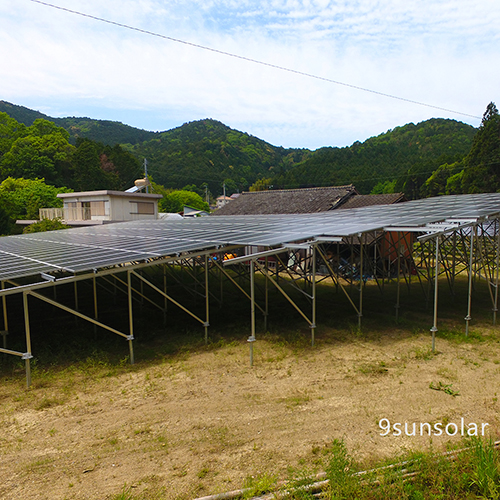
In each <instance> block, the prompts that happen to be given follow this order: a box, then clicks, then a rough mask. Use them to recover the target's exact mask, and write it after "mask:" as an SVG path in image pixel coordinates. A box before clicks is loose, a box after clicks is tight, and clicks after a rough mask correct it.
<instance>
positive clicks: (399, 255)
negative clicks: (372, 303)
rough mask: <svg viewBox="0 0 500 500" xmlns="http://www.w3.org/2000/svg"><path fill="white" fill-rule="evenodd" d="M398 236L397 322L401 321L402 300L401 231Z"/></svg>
mask: <svg viewBox="0 0 500 500" xmlns="http://www.w3.org/2000/svg"><path fill="white" fill-rule="evenodd" d="M397 235H398V243H397V247H396V250H397V252H398V270H397V273H398V276H397V280H398V281H397V298H396V321H399V298H400V292H401V280H400V276H401V249H400V237H401V236H400V233H399V231H398V232H397Z"/></svg>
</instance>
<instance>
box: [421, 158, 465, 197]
mask: <svg viewBox="0 0 500 500" xmlns="http://www.w3.org/2000/svg"><path fill="white" fill-rule="evenodd" d="M462 168H463V164H462V162H455V163H452V164H451V165H448V164H447V163H445V164H444V165H441V166H440V167H438V168H437V170H435V171H434V172H433V173H432V175H431V176H430V177H429V178H428V179H427V180H426V181H425V183H424V185H423V186H422V187H421V189H420V194H421V195H422V197H423V198H428V197H430V196H441V195H444V194H447V189H452V188H451V186H452V185H453V184H450V186H449V187H448V181H449V180H450V178H451V177H453V176H455V175H456V174H458V173H460V172H461V171H462ZM452 182H453V181H452ZM453 189H455V188H453Z"/></svg>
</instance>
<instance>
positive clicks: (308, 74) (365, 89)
mask: <svg viewBox="0 0 500 500" xmlns="http://www.w3.org/2000/svg"><path fill="white" fill-rule="evenodd" d="M29 1H30V2H33V3H38V4H41V5H45V6H46V7H51V8H53V9H58V10H62V11H64V12H68V13H70V14H76V15H78V16H82V17H86V18H89V19H93V20H95V21H100V22H103V23H107V24H111V25H113V26H118V27H120V28H125V29H128V30H132V31H137V32H139V33H142V34H144V35H150V36H155V37H158V38H162V39H164V40H169V41H171V42H176V43H182V44H184V45H189V46H190V47H195V48H197V49H203V50H208V51H210V52H214V53H216V54H220V55H223V56H227V57H233V58H235V59H240V60H243V61H247V62H251V63H254V64H260V65H261V66H267V67H269V68H274V69H278V70H280V71H287V72H288V73H294V74H296V75H301V76H305V77H308V78H314V79H315V80H321V81H324V82H328V83H334V84H335V85H342V86H344V87H348V88H351V89H355V90H361V91H363V92H369V93H370V94H375V95H379V96H382V97H388V98H389V99H396V100H398V101H404V102H409V103H411V104H416V105H418V106H425V107H427V108H432V109H438V110H440V111H446V112H447V113H453V114H456V115H461V116H468V117H469V118H477V119H481V117H480V116H475V115H470V114H468V113H462V112H461V111H455V110H453V109H447V108H442V107H440V106H434V105H433V104H427V103H424V102H420V101H414V100H412V99H407V98H405V97H399V96H395V95H392V94H386V93H384V92H379V91H377V90H372V89H368V88H365V87H359V86H357V85H352V84H350V83H345V82H340V81H338V80H333V79H331V78H326V77H323V76H318V75H314V74H312V73H306V72H304V71H299V70H296V69H291V68H287V67H285V66H279V65H277V64H272V63H268V62H265V61H260V60H258V59H252V58H250V57H245V56H241V55H238V54H233V53H232V52H225V51H223V50H219V49H214V48H213V47H207V46H205V45H200V44H197V43H193V42H188V41H186V40H180V39H178V38H173V37H171V36H167V35H162V34H160V33H155V32H154V31H148V30H144V29H141V28H136V27H134V26H130V25H128V24H122V23H117V22H115V21H110V20H109V19H104V18H102V17H97V16H93V15H91V14H86V13H84V12H79V11H76V10H71V9H67V8H65V7H60V6H58V5H54V4H51V3H47V2H42V1H41V0H29Z"/></svg>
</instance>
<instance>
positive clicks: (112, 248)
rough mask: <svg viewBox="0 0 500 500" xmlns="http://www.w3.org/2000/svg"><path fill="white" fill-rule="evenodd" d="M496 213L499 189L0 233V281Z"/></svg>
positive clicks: (419, 225)
mask: <svg viewBox="0 0 500 500" xmlns="http://www.w3.org/2000/svg"><path fill="white" fill-rule="evenodd" d="M499 212H500V194H499V193H493V194H476V195H459V196H442V197H438V198H427V199H424V200H415V201H410V202H406V203H400V204H396V205H378V206H370V207H364V208H357V209H351V210H347V209H346V210H337V211H331V212H321V213H316V214H294V215H255V216H254V215H242V216H219V217H202V218H195V219H182V220H168V219H167V220H142V221H132V222H122V223H115V224H108V225H103V226H93V227H83V228H75V229H68V230H61V231H52V232H48V233H33V234H25V235H18V236H5V237H2V238H0V281H3V280H8V279H15V278H21V277H30V276H35V275H37V274H40V273H51V272H55V271H67V272H70V273H77V272H81V271H91V270H94V269H102V268H105V267H109V266H115V265H119V264H125V263H128V262H137V261H144V260H146V259H152V258H159V257H168V256H174V255H176V254H181V253H186V252H188V253H189V252H196V251H200V250H202V249H210V248H215V247H218V246H221V245H252V246H264V247H273V246H278V245H281V244H285V243H291V242H296V241H301V240H306V239H311V238H315V237H318V238H320V237H321V236H340V237H346V236H351V235H357V234H359V233H364V232H368V231H373V230H380V229H383V228H389V229H390V228H391V227H401V226H405V227H418V228H421V229H422V231H423V232H425V231H426V227H425V226H426V225H427V224H432V223H437V222H442V221H453V220H471V219H472V220H475V219H478V218H481V217H487V216H490V217H491V216H495V215H497V214H498V213H499Z"/></svg>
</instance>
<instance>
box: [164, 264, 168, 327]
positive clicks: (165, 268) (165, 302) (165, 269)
mask: <svg viewBox="0 0 500 500" xmlns="http://www.w3.org/2000/svg"><path fill="white" fill-rule="evenodd" d="M163 292H164V293H165V297H163V326H167V306H168V300H167V297H166V295H167V264H163Z"/></svg>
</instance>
